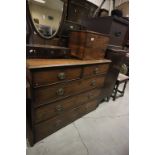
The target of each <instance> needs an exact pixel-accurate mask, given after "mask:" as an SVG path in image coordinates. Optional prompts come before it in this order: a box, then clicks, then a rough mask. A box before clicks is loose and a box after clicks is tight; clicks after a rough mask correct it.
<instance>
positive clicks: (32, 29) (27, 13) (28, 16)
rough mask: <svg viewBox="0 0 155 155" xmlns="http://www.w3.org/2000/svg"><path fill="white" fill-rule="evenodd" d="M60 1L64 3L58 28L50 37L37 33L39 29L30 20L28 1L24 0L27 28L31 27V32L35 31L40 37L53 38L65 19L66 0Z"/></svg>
mask: <svg viewBox="0 0 155 155" xmlns="http://www.w3.org/2000/svg"><path fill="white" fill-rule="evenodd" d="M61 1H62V2H64V4H63V11H62V17H61V20H60V25H59V28H58V29H57V31H56V32H55V33H54V35H52V36H51V37H45V36H43V35H42V34H41V33H39V31H38V30H37V28H36V27H35V25H34V22H33V20H32V16H31V12H30V9H29V2H28V0H26V16H27V17H26V22H28V25H29V28H30V29H31V33H34V32H36V33H37V34H38V35H39V36H40V37H41V38H43V39H47V40H50V39H53V38H54V37H55V36H56V35H57V34H58V33H59V32H60V30H61V27H62V25H63V22H64V19H65V17H66V15H67V5H68V0H61Z"/></svg>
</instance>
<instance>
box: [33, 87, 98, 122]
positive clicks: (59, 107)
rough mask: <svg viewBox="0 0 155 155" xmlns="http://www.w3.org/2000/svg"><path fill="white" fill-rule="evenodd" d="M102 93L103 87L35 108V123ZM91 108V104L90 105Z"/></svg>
mask: <svg viewBox="0 0 155 155" xmlns="http://www.w3.org/2000/svg"><path fill="white" fill-rule="evenodd" d="M100 95H101V89H93V90H91V91H89V92H85V93H81V94H78V95H75V96H71V97H68V98H66V99H63V100H60V101H57V102H54V103H51V104H47V105H44V106H41V107H39V108H36V109H35V123H38V122H40V121H43V120H46V119H49V118H51V117H54V116H56V115H58V114H62V112H65V111H66V110H70V109H73V108H75V107H78V106H80V105H81V104H83V103H85V102H88V101H90V100H92V99H95V98H98V97H99V96H100ZM88 108H89V106H88Z"/></svg>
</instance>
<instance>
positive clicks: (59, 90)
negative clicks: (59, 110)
mask: <svg viewBox="0 0 155 155" xmlns="http://www.w3.org/2000/svg"><path fill="white" fill-rule="evenodd" d="M57 95H59V96H62V95H64V89H63V88H59V89H58V90H57Z"/></svg>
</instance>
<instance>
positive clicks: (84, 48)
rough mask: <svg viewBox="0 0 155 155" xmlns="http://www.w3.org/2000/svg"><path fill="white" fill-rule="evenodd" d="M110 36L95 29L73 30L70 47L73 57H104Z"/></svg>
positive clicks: (85, 58) (88, 58)
mask: <svg viewBox="0 0 155 155" xmlns="http://www.w3.org/2000/svg"><path fill="white" fill-rule="evenodd" d="M108 44H109V36H108V35H104V34H100V33H96V32H93V31H71V34H70V39H69V48H70V49H71V55H72V56H73V57H76V58H79V59H82V60H93V59H95V60H98V59H104V56H105V51H106V49H107V46H108Z"/></svg>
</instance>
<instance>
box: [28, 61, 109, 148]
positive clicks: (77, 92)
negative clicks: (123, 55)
mask: <svg viewBox="0 0 155 155" xmlns="http://www.w3.org/2000/svg"><path fill="white" fill-rule="evenodd" d="M110 62H111V61H109V60H106V59H104V60H85V61H82V60H76V59H27V81H28V82H27V83H28V84H27V86H28V87H27V94H29V95H28V96H27V97H28V98H27V124H28V125H27V128H28V129H27V131H28V133H27V136H28V139H29V141H30V144H31V145H33V144H34V143H36V142H38V141H39V140H41V139H43V138H45V137H46V136H48V135H50V134H52V133H53V132H55V131H57V130H58V129H60V128H62V127H64V126H66V125H67V124H69V123H71V122H72V121H74V120H76V119H78V118H79V117H81V116H83V115H85V114H86V113H88V112H90V111H92V110H94V109H95V108H96V107H97V106H98V104H99V103H100V101H101V100H102V99H103V95H102V94H103V87H104V84H105V77H106V74H107V72H108V69H109V65H110Z"/></svg>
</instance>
